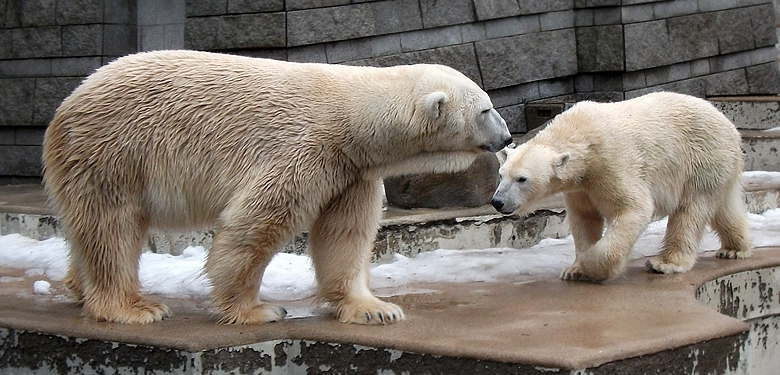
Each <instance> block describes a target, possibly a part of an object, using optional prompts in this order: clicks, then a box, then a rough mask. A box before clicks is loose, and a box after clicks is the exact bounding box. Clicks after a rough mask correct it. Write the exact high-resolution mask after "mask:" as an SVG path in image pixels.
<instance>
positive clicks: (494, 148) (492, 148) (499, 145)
mask: <svg viewBox="0 0 780 375" xmlns="http://www.w3.org/2000/svg"><path fill="white" fill-rule="evenodd" d="M512 142H513V140H512V137H511V136H509V137H506V138H504V139H502V140H500V141H498V142H493V143H491V144H489V145H485V146H482V149H483V150H485V151H489V152H499V151H501V150H503V149H504V147H506V146H509V145H510V144H512Z"/></svg>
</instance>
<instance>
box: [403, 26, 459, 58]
mask: <svg viewBox="0 0 780 375" xmlns="http://www.w3.org/2000/svg"><path fill="white" fill-rule="evenodd" d="M460 43H461V37H460V28H459V27H458V26H448V27H439V28H436V29H425V30H418V31H412V32H408V33H403V34H401V50H402V51H403V52H409V51H418V50H422V49H428V48H436V47H444V46H449V45H453V44H460Z"/></svg>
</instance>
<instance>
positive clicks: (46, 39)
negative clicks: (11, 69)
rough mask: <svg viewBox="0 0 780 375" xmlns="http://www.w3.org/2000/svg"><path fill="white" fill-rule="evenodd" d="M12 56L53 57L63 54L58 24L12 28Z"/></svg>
mask: <svg viewBox="0 0 780 375" xmlns="http://www.w3.org/2000/svg"><path fill="white" fill-rule="evenodd" d="M10 32H11V57H12V58H33V57H53V56H60V54H62V44H61V37H60V28H59V27H58V26H45V27H26V28H20V29H11V30H10Z"/></svg>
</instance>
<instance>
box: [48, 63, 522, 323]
mask: <svg viewBox="0 0 780 375" xmlns="http://www.w3.org/2000/svg"><path fill="white" fill-rule="evenodd" d="M510 142H511V136H510V134H509V131H508V129H507V127H506V123H505V122H504V120H503V119H502V118H501V116H499V115H498V113H497V112H496V110H495V109H494V108H493V104H492V103H491V101H490V98H489V97H488V95H487V94H486V93H485V92H484V91H483V90H482V89H480V88H479V86H477V84H476V83H474V82H473V81H472V80H470V79H468V78H467V77H466V76H464V75H463V74H461V73H459V72H457V71H456V70H454V69H451V68H448V67H445V66H441V65H409V66H397V67H390V68H372V67H351V66H339V65H327V64H298V63H290V62H282V61H275V60H267V59H257V58H248V57H240V56H231V55H224V54H215V53H205V52H194V51H158V52H149V53H140V54H135V55H130V56H126V57H123V58H120V59H118V60H116V61H114V62H112V63H110V64H108V65H106V66H104V67H102V68H100V69H98V70H97V72H95V73H94V74H92V75H91V76H90V77H88V78H87V79H86V80H85V81H84V82H83V83H82V84H81V86H79V87H78V88H77V89H76V90H75V91H74V92H73V93H72V94H71V95H70V96H69V97H68V98H66V99H65V101H64V102H63V103H62V105H60V107H59V108H58V109H57V111H56V113H55V116H54V119H53V120H52V122H51V124H50V125H49V128H48V129H47V131H46V136H45V139H44V143H43V163H44V181H45V186H46V190H47V192H48V194H49V196H50V198H51V201H52V203H53V204H54V206H55V207H56V209H57V210H58V212H59V214H60V216H61V218H62V220H63V223H64V225H65V227H66V230H67V240H68V242H69V244H70V247H71V252H70V265H69V269H68V274H67V276H66V285H67V286H68V287H69V288H70V289H71V290H72V291H73V292H74V294H75V295H76V297H77V298H78V300H79V301H80V302H82V303H83V305H84V307H83V309H84V312H85V313H86V315H87V316H88V317H90V318H92V319H96V320H99V321H110V322H120V323H148V322H152V321H156V320H160V319H163V318H164V317H166V316H168V315H169V314H170V311H169V309H168V307H167V306H165V305H163V304H161V303H158V302H156V301H153V300H151V299H149V298H147V297H145V296H143V295H141V294H140V285H139V281H138V261H139V257H140V255H141V248H142V243H143V241H144V238H145V236H146V234H147V232H148V230H149V229H150V228H158V229H163V230H165V229H185V228H204V227H206V228H207V227H210V226H212V225H216V227H217V231H216V234H215V236H214V241H213V244H212V247H211V249H210V250H209V254H208V259H207V261H206V265H205V273H206V275H207V276H208V278H209V280H210V281H211V285H212V290H211V297H212V300H213V301H214V304H215V305H216V307H217V308H218V309H219V311H220V313H221V318H220V322H222V323H238V324H241V323H244V324H253V323H264V322H270V321H275V320H279V319H282V318H283V317H284V316H285V315H286V312H285V310H284V309H283V308H282V307H280V306H278V305H275V304H270V303H267V302H262V301H260V300H259V299H258V295H257V293H258V289H259V286H260V282H261V279H262V277H263V272H264V270H265V267H266V266H267V265H268V263H269V262H270V261H271V258H272V257H273V256H274V254H276V252H278V251H279V250H280V248H281V247H282V246H283V245H284V244H285V243H286V242H288V241H289V240H291V239H292V238H293V236H294V235H295V234H296V233H299V232H301V231H303V230H306V229H309V240H310V243H309V244H310V249H311V257H312V261H313V263H314V268H315V274H316V279H317V282H318V287H319V290H318V295H319V298H320V300H321V301H323V302H327V303H329V304H331V305H332V306H334V307H335V311H336V317H337V318H338V319H339V320H340V321H342V322H348V323H361V324H383V323H392V322H396V321H399V320H401V319H403V318H404V313H403V310H402V309H401V308H400V307H399V306H397V305H395V304H392V303H389V302H385V301H381V300H379V299H377V298H376V297H375V296H374V295H373V294H372V293H371V291H370V289H369V285H368V280H369V274H368V271H369V262H370V260H371V252H372V249H373V243H374V239H375V237H376V233H377V229H378V226H379V219H380V218H381V214H382V194H381V186H382V178H383V177H385V176H388V175H394V174H406V173H429V172H451V171H459V170H463V169H466V168H467V167H468V166H469V165H470V164H471V162H472V161H474V159H475V158H476V157H477V155H478V154H480V153H481V152H484V151H490V152H495V151H498V150H500V149H502V148H503V147H504V146H505V145H507V144H508V143H510Z"/></svg>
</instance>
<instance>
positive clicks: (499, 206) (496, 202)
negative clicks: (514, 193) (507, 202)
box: [490, 198, 504, 212]
mask: <svg viewBox="0 0 780 375" xmlns="http://www.w3.org/2000/svg"><path fill="white" fill-rule="evenodd" d="M490 204H492V205H493V208H495V209H496V211H498V212H501V209H502V208H504V202H502V201H500V200H498V199H496V198H493V200H491V201H490Z"/></svg>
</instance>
